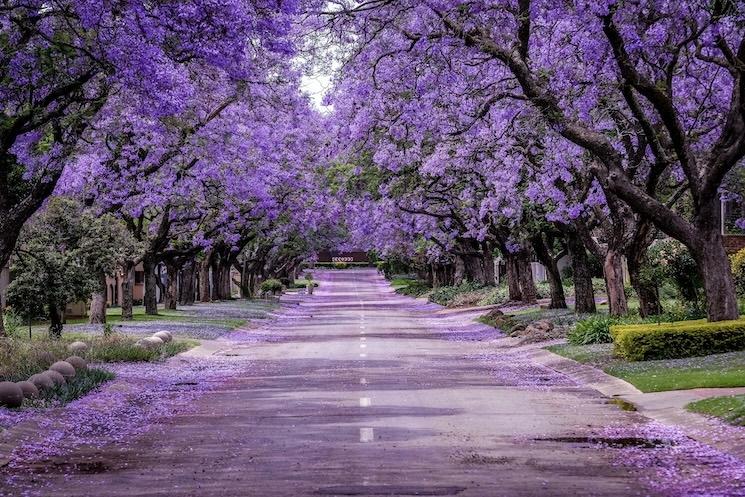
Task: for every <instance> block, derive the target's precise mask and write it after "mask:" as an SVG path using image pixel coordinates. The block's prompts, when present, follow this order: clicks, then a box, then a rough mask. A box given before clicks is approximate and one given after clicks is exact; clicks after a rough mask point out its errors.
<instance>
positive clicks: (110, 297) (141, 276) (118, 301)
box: [106, 263, 160, 307]
mask: <svg viewBox="0 0 745 497" xmlns="http://www.w3.org/2000/svg"><path fill="white" fill-rule="evenodd" d="M124 280H125V275H124V272H122V271H121V270H120V271H117V272H116V273H115V274H114V276H113V277H112V276H107V277H106V286H107V288H106V300H107V302H108V304H109V307H118V306H121V305H122V295H123V292H122V285H123V284H124ZM156 290H157V291H160V290H159V289H156ZM132 293H133V296H132V298H133V300H134V303H135V304H141V303H142V301H143V299H144V298H145V270H144V268H143V267H142V263H140V264H138V265H137V266H135V281H134V288H133V289H132Z"/></svg>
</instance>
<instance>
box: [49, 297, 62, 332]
mask: <svg viewBox="0 0 745 497" xmlns="http://www.w3.org/2000/svg"><path fill="white" fill-rule="evenodd" d="M48 307H49V338H51V339H52V340H59V339H60V338H61V337H62V324H63V322H64V320H65V318H64V312H65V310H64V309H62V308H61V307H60V306H59V305H57V304H56V303H54V302H50V303H49V305H48Z"/></svg>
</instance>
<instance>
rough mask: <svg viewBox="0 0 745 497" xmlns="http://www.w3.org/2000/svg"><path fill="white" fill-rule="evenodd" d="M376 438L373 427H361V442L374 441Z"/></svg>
mask: <svg viewBox="0 0 745 497" xmlns="http://www.w3.org/2000/svg"><path fill="white" fill-rule="evenodd" d="M374 439H375V434H374V433H373V429H372V428H360V442H363V443H365V442H372V441H373V440H374Z"/></svg>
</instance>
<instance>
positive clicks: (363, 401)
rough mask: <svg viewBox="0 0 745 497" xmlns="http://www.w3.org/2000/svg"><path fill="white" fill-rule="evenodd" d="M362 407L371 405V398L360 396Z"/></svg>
mask: <svg viewBox="0 0 745 497" xmlns="http://www.w3.org/2000/svg"><path fill="white" fill-rule="evenodd" d="M360 407H370V398H369V397H360Z"/></svg>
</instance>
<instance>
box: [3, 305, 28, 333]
mask: <svg viewBox="0 0 745 497" xmlns="http://www.w3.org/2000/svg"><path fill="white" fill-rule="evenodd" d="M2 318H3V324H4V325H5V334H6V335H7V336H9V337H10V338H19V337H20V336H21V333H22V326H23V318H22V317H21V316H20V315H18V314H17V313H16V312H15V311H14V310H13V309H11V308H8V309H6V310H5V314H4V315H3V317H2Z"/></svg>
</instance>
